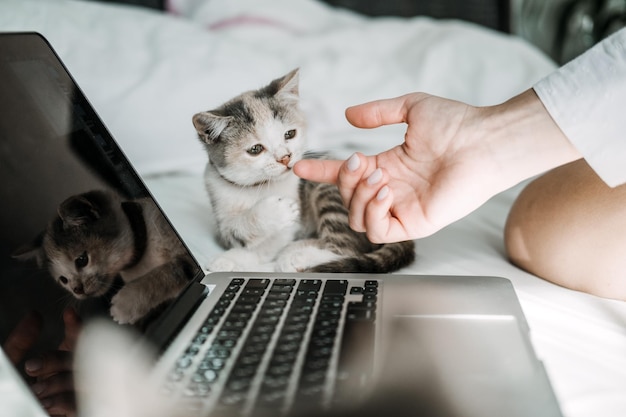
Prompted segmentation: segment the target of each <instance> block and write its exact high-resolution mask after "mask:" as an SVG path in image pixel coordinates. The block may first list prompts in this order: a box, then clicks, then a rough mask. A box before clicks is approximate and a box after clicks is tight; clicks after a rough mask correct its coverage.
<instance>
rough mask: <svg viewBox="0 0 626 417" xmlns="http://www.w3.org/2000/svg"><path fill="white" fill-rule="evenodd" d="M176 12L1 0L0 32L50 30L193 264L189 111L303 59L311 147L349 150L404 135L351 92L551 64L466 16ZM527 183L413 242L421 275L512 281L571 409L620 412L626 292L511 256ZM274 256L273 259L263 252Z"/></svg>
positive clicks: (199, 153)
mask: <svg viewBox="0 0 626 417" xmlns="http://www.w3.org/2000/svg"><path fill="white" fill-rule="evenodd" d="M168 7H169V9H170V11H171V13H170V14H162V13H157V12H152V11H149V10H144V9H138V8H133V7H127V6H109V5H103V4H98V3H90V2H81V1H71V0H40V1H37V0H0V31H38V32H40V33H42V34H44V35H45V36H46V37H47V38H48V40H49V41H50V42H51V43H52V45H53V46H54V47H55V49H56V50H57V52H58V53H59V55H60V56H61V57H62V59H63V60H64V62H65V63H66V65H67V67H68V68H69V70H70V71H71V73H72V74H73V75H74V77H75V78H76V80H77V81H78V83H79V84H80V85H81V86H82V88H83V90H84V91H85V93H86V95H87V96H88V97H89V99H90V101H91V102H92V104H93V105H94V106H95V108H96V109H97V110H98V112H99V114H100V115H101V117H102V118H103V119H104V121H105V123H106V124H107V126H108V127H109V128H110V130H111V131H112V133H113V134H114V136H115V137H116V138H117V140H118V141H119V143H120V145H121V146H122V148H123V150H124V151H125V153H126V154H127V155H128V156H129V158H130V159H131V161H132V162H133V163H134V164H135V166H136V168H137V169H138V170H139V172H140V174H141V175H142V176H143V177H144V178H145V179H146V181H147V183H148V186H149V187H150V189H151V190H152V192H153V193H154V195H155V196H156V197H157V200H158V201H159V202H160V204H161V205H162V206H163V208H164V209H165V211H166V213H167V214H168V216H169V217H170V218H171V220H172V221H173V223H174V225H175V226H176V227H177V229H178V230H179V232H180V233H181V235H182V236H183V238H184V239H185V241H186V243H187V244H188V245H189V247H190V249H191V250H192V251H193V253H194V254H195V255H196V257H197V258H198V260H199V261H200V262H201V263H202V264H206V262H207V260H208V259H210V258H211V257H213V256H215V255H216V254H217V253H219V251H220V250H221V249H220V248H219V247H218V246H217V245H216V244H215V242H214V241H213V238H212V230H213V224H212V222H211V213H210V204H209V201H208V197H207V196H206V193H205V191H204V187H203V183H202V177H201V172H202V169H203V167H204V163H205V161H206V156H205V154H204V151H203V149H202V147H201V146H200V143H199V141H198V140H197V139H196V136H195V132H194V130H193V127H192V125H191V116H192V115H193V114H194V113H196V112H198V111H200V110H206V109H210V108H212V107H215V106H217V105H219V104H220V103H221V102H223V101H224V100H226V99H228V98H230V97H232V96H234V95H236V94H238V93H240V92H241V91H243V90H246V89H252V88H257V87H260V86H262V85H264V84H265V83H267V82H268V81H269V80H271V79H273V78H276V77H278V76H280V75H282V74H284V73H286V72H288V71H289V70H290V69H292V68H294V67H300V68H301V96H302V104H303V107H304V109H305V110H306V112H307V115H308V118H309V125H310V130H309V142H310V145H311V148H313V149H321V150H332V151H333V152H335V153H336V154H337V155H338V156H340V157H347V156H348V155H349V154H351V153H352V152H353V151H355V150H360V151H362V152H365V153H372V152H376V151H379V150H382V149H386V148H388V147H390V146H392V145H393V144H396V143H398V142H399V141H401V140H402V137H403V133H404V129H403V127H402V126H393V127H389V128H384V129H377V130H370V131H360V130H357V129H354V128H352V127H350V126H349V125H348V124H347V122H346V121H345V120H344V117H343V111H344V109H345V107H347V106H348V105H351V104H356V103H359V102H363V101H367V100H372V99H376V98H383V97H391V96H396V95H400V94H404V93H407V92H410V91H418V90H421V91H426V92H430V93H433V94H438V95H443V96H446V97H450V98H455V99H460V100H464V101H467V102H470V103H473V104H478V105H488V104H495V103H498V102H500V101H502V100H504V99H506V98H508V97H510V96H512V95H513V94H515V93H518V92H520V91H522V90H524V89H526V88H528V87H529V86H531V85H532V84H533V83H534V82H535V81H537V80H538V79H539V78H541V77H542V76H543V75H545V74H546V73H548V72H549V71H550V70H552V69H553V68H554V65H553V64H552V63H551V62H550V61H549V60H548V59H547V58H545V57H544V56H543V55H542V54H541V53H539V52H538V51H537V50H536V49H534V48H532V47H531V46H529V45H527V44H526V43H524V42H523V41H521V40H519V39H516V38H514V37H509V36H506V35H502V34H499V33H495V32H492V31H488V30H486V29H482V28H479V27H477V26H473V25H470V24H466V23H461V22H453V21H450V22H438V21H433V20H430V19H426V18H414V19H404V20H403V19H395V18H378V19H370V18H364V17H361V16H358V15H355V14H353V13H350V12H347V11H337V10H334V9H331V8H328V7H326V6H323V5H321V4H319V3H317V2H315V1H313V0H266V1H262V2H259V1H255V0H171V1H170V2H169V3H168ZM520 188H521V186H518V187H515V188H513V189H511V190H508V191H506V192H504V193H502V194H500V195H498V196H496V197H494V198H493V199H491V200H490V201H488V202H487V203H486V204H485V205H484V206H483V207H481V208H480V209H478V210H477V211H476V212H474V213H473V214H471V215H470V216H468V217H466V218H464V219H462V220H460V221H458V222H457V223H455V224H453V225H450V226H449V227H447V228H446V229H444V230H442V231H440V232H439V233H437V234H436V235H434V236H432V237H429V238H426V239H421V240H419V241H418V242H417V261H416V262H415V263H414V264H413V265H411V266H410V267H408V268H405V269H404V270H402V271H400V272H403V273H415V274H462V275H470V276H471V275H496V276H503V277H506V278H508V279H510V280H511V281H512V282H513V285H514V287H515V290H516V292H517V294H518V296H519V298H520V301H521V304H522V307H523V310H524V312H525V314H526V317H527V319H528V322H529V325H530V328H531V335H532V339H533V343H534V346H535V349H536V351H537V353H538V355H539V356H540V357H541V358H542V360H543V361H544V363H545V365H546V368H547V371H548V374H549V376H550V378H551V381H552V383H553V386H554V389H555V392H556V395H557V397H558V399H559V401H560V403H561V407H562V410H563V413H564V415H565V416H566V417H589V416H594V417H595V416H599V417H610V416H615V417H618V416H624V415H626V395H624V389H625V388H626V304H625V303H623V302H618V301H613V300H606V299H601V298H598V297H594V296H591V295H588V294H583V293H579V292H575V291H570V290H567V289H564V288H560V287H558V286H555V285H552V284H550V283H547V282H545V281H543V280H541V279H539V278H537V277H535V276H533V275H530V274H527V273H525V272H523V271H521V270H519V269H517V268H515V267H514V266H512V265H511V264H510V263H509V262H507V260H506V257H505V253H504V247H503V242H502V230H503V225H504V222H505V219H506V214H507V212H508V209H509V207H510V206H511V203H512V201H513V199H514V198H515V196H516V195H517V193H518V192H519V190H520ZM264 268H267V266H264Z"/></svg>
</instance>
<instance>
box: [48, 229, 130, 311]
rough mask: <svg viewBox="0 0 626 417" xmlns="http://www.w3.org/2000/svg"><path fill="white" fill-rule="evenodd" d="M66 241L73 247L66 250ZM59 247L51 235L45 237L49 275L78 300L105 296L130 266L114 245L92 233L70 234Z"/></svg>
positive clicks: (63, 238) (67, 234)
mask: <svg viewBox="0 0 626 417" xmlns="http://www.w3.org/2000/svg"><path fill="white" fill-rule="evenodd" d="M58 238H59V236H57V237H56V239H58ZM63 241H67V242H72V244H71V245H67V246H65V245H63V243H62V242H63ZM59 243H61V244H59ZM59 243H55V238H53V237H52V236H51V235H47V236H45V237H44V250H45V252H46V257H47V258H48V269H49V272H50V274H51V275H52V277H53V278H54V279H55V280H56V281H57V283H59V285H61V286H62V287H64V288H65V289H66V290H67V291H69V292H70V293H71V294H72V295H73V296H74V297H76V298H78V299H84V298H88V297H97V296H101V295H104V294H105V293H106V292H107V291H108V290H109V289H110V288H111V286H112V285H113V282H114V280H115V278H116V276H117V274H118V273H119V271H120V270H121V269H122V268H123V267H124V265H125V264H126V263H127V262H128V260H127V259H125V257H124V256H119V255H118V254H117V253H116V250H115V248H113V247H110V245H111V244H115V242H114V241H109V242H107V239H101V238H99V237H98V236H93V235H90V234H89V233H81V232H79V231H77V230H74V231H72V232H70V233H66V234H65V235H64V236H63V237H62V238H61V242H59ZM122 253H123V252H122Z"/></svg>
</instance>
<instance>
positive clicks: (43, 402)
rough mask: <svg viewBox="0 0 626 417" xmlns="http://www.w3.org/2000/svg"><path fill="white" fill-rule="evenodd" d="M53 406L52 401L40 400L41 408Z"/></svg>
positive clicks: (48, 399)
mask: <svg viewBox="0 0 626 417" xmlns="http://www.w3.org/2000/svg"><path fill="white" fill-rule="evenodd" d="M53 405H54V403H53V402H52V399H50V398H42V399H41V406H42V407H43V408H50V407H52V406H53Z"/></svg>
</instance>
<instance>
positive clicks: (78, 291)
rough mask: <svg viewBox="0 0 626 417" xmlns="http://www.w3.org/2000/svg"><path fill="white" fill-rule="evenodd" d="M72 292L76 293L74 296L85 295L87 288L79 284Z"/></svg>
mask: <svg viewBox="0 0 626 417" xmlns="http://www.w3.org/2000/svg"><path fill="white" fill-rule="evenodd" d="M72 291H74V294H78V295H83V294H85V288H84V287H83V285H82V284H77V285H76V286H75V287H74V288H72Z"/></svg>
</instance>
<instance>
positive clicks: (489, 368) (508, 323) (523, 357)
mask: <svg viewBox="0 0 626 417" xmlns="http://www.w3.org/2000/svg"><path fill="white" fill-rule="evenodd" d="M393 322H394V323H393V324H394V325H393V326H391V327H392V329H394V330H393V331H394V334H393V335H392V337H391V338H390V339H388V340H392V342H391V343H392V346H390V350H389V351H388V352H390V353H392V352H393V351H396V352H398V351H399V352H404V353H409V354H411V355H419V356H420V359H422V360H423V359H424V357H427V358H432V359H431V360H430V361H429V362H430V363H431V365H432V366H433V367H434V369H433V371H435V372H437V373H439V374H444V375H445V374H454V375H456V376H463V375H465V376H467V377H470V378H472V377H478V376H481V375H482V376H487V375H490V376H491V377H497V376H502V377H505V378H507V379H509V378H511V377H513V378H520V377H521V378H523V377H528V376H529V374H533V373H534V372H535V371H536V366H537V365H536V364H537V363H538V362H537V360H536V359H535V356H534V352H533V350H532V347H531V346H529V344H528V339H525V338H524V337H523V334H522V333H521V329H520V326H519V325H518V323H517V321H516V319H515V317H513V316H509V315H472V314H470V315H464V314H452V315H445V314H441V315H399V316H394V317H393ZM399 343H401V344H403V345H404V346H397V344H399ZM396 348H399V349H396ZM410 352H412V353H410Z"/></svg>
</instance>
